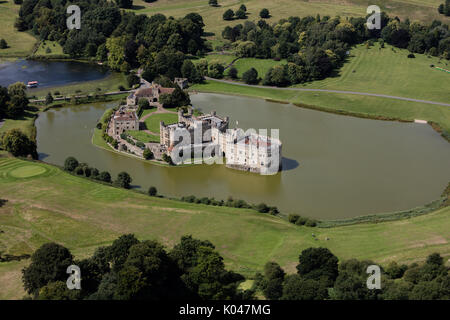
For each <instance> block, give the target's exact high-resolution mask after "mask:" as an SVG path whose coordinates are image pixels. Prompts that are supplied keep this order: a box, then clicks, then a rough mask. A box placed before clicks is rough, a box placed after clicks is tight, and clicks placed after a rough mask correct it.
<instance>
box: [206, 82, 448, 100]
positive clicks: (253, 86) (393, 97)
mask: <svg viewBox="0 0 450 320" xmlns="http://www.w3.org/2000/svg"><path fill="white" fill-rule="evenodd" d="M205 79H206V80H212V81H217V82H222V83H227V84H234V85H237V86H244V87H251V88H262V89H275V90H288V91H306V92H326V93H345V94H354V95H359V96H367V97H378V98H388V99H395V100H403V101H411V102H419V103H426V104H433V105H439V106H446V107H450V103H444V102H436V101H429V100H420V99H413V98H404V97H397V96H390V95H387V94H378V93H367V92H357V91H342V90H327V89H306V88H280V87H269V86H260V85H250V84H245V83H240V82H236V81H230V80H219V79H213V78H209V77H205Z"/></svg>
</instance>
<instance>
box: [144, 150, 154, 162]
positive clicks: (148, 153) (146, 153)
mask: <svg viewBox="0 0 450 320" xmlns="http://www.w3.org/2000/svg"><path fill="white" fill-rule="evenodd" d="M143 156H144V159H145V160H150V159H152V158H153V152H152V151H151V150H150V149H149V148H145V150H144V153H143Z"/></svg>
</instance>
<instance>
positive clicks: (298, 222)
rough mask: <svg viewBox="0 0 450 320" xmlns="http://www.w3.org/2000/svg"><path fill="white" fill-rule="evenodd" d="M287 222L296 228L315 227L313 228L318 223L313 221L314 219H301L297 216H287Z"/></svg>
mask: <svg viewBox="0 0 450 320" xmlns="http://www.w3.org/2000/svg"><path fill="white" fill-rule="evenodd" d="M288 221H289V222H290V223H293V224H295V225H297V226H307V227H315V226H317V223H318V222H317V220H315V219H310V218H306V217H302V216H300V215H298V214H290V215H289V216H288Z"/></svg>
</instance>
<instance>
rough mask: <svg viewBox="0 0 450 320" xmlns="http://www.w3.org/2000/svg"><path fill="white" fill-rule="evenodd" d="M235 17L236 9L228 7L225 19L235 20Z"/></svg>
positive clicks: (224, 15)
mask: <svg viewBox="0 0 450 320" xmlns="http://www.w3.org/2000/svg"><path fill="white" fill-rule="evenodd" d="M233 18H234V11H233V10H231V9H228V10H227V11H225V12H224V14H223V20H233Z"/></svg>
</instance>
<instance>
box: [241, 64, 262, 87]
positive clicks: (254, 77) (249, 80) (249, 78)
mask: <svg viewBox="0 0 450 320" xmlns="http://www.w3.org/2000/svg"><path fill="white" fill-rule="evenodd" d="M242 80H244V82H245V83H246V84H257V83H258V82H259V79H258V71H256V69H255V68H250V69H249V70H247V71H245V72H244V74H243V75H242Z"/></svg>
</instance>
